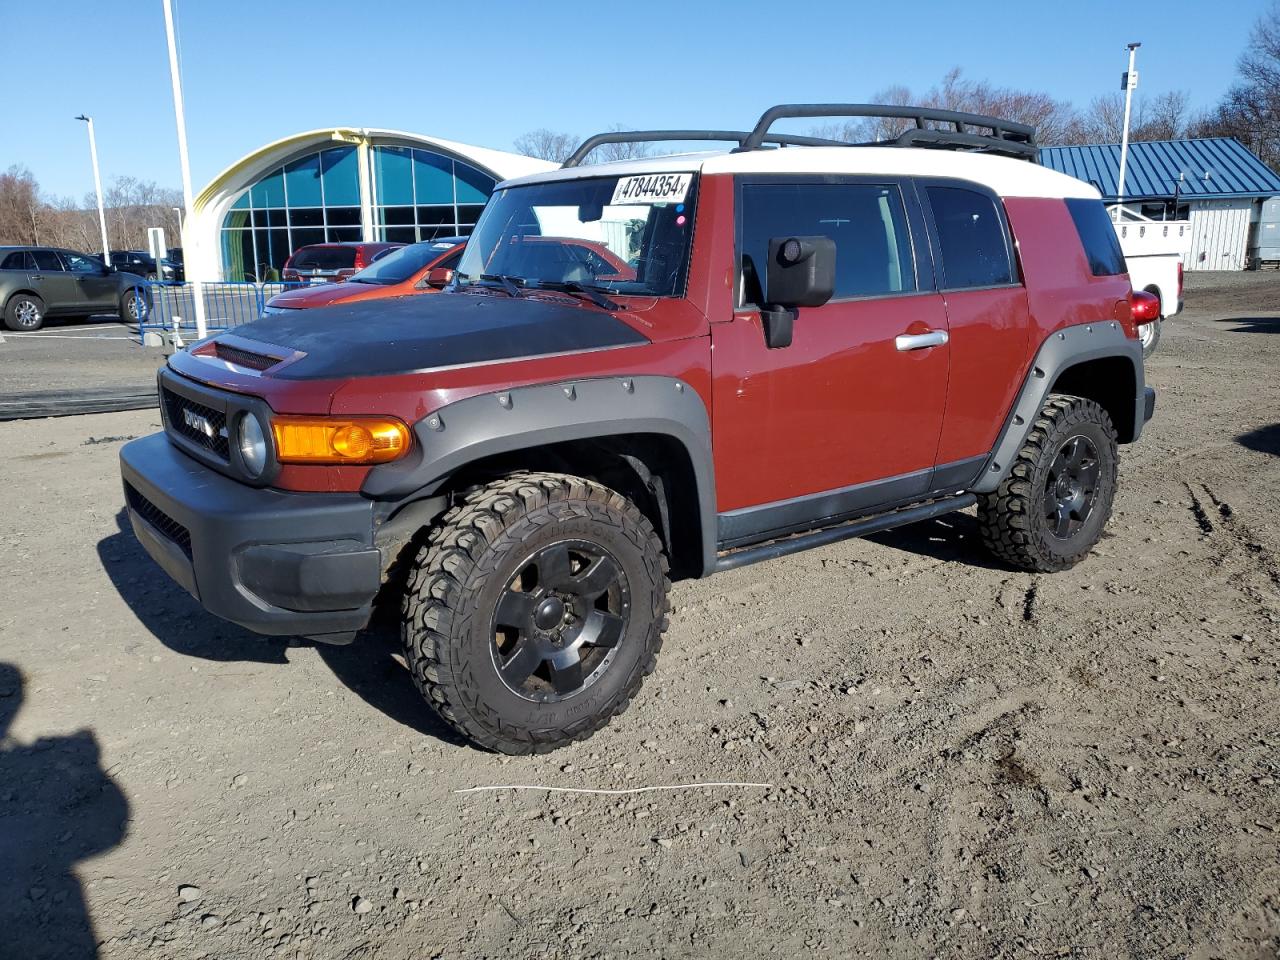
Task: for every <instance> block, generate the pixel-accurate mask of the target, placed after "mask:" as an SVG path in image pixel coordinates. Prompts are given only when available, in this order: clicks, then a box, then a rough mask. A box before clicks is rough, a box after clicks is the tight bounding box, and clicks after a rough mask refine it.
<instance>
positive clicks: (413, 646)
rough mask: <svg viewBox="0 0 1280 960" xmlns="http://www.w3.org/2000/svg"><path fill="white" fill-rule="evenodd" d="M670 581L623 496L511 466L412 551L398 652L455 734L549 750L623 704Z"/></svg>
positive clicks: (652, 654) (662, 618)
mask: <svg viewBox="0 0 1280 960" xmlns="http://www.w3.org/2000/svg"><path fill="white" fill-rule="evenodd" d="M669 587H670V583H669V580H668V578H667V559H666V556H665V554H664V553H663V550H662V545H661V543H660V542H659V540H658V537H657V534H656V533H655V532H654V529H653V526H652V525H651V524H650V523H649V521H648V520H647V519H646V518H645V516H644V515H643V514H642V513H641V512H640V510H639V509H638V508H637V507H636V506H635V504H633V503H631V501H629V500H627V499H626V498H625V497H623V496H621V495H620V494H618V493H616V492H615V491H613V490H610V489H609V488H607V487H604V486H601V485H600V484H598V483H594V482H593V481H590V480H585V479H582V478H580V477H572V476H568V475H565V474H557V473H522V474H516V475H513V476H511V477H507V478H505V479H503V480H499V481H497V482H495V483H491V484H489V485H487V486H484V487H481V488H479V489H477V490H475V491H473V492H472V493H471V494H469V495H468V496H467V498H466V499H465V500H464V501H463V502H462V503H461V504H460V505H459V506H457V507H455V508H453V509H452V510H451V511H449V513H448V514H446V515H445V517H444V519H443V521H442V522H441V524H440V526H439V527H437V528H436V529H435V530H434V532H433V533H432V535H431V537H430V539H429V541H428V542H427V544H426V546H424V547H423V549H422V551H421V552H420V553H419V555H418V558H417V560H416V562H415V564H414V567H413V569H412V571H411V572H410V576H409V583H408V589H407V593H406V596H405V599H404V605H403V620H402V636H403V639H404V644H405V652H406V656H407V657H408V662H409V666H410V669H411V671H412V673H413V678H414V681H415V683H416V684H417V686H418V689H419V690H420V691H421V692H422V694H423V696H424V697H426V699H427V700H428V702H429V703H430V704H431V705H432V706H433V707H434V708H435V710H436V712H437V713H439V714H440V716H441V717H442V718H443V719H444V720H445V721H446V722H447V723H449V724H450V725H451V726H452V727H454V729H456V730H457V731H458V732H459V733H461V734H462V735H463V736H465V737H467V738H468V739H470V740H471V741H473V742H474V743H476V744H478V745H480V746H482V747H485V748H488V749H491V750H497V751H500V752H502V753H510V754H529V753H545V752H547V751H550V750H554V749H556V748H557V747H562V746H565V745H566V744H568V743H571V742H573V741H575V740H584V739H586V738H587V737H589V736H591V734H593V733H595V732H596V731H597V730H599V729H600V728H601V727H603V726H604V725H605V724H607V723H608V722H609V720H610V719H612V718H613V717H614V716H616V715H617V714H619V713H621V712H622V711H623V710H624V709H626V706H627V704H628V703H630V702H631V699H632V698H633V697H634V696H635V695H636V692H637V691H638V690H639V689H640V685H641V683H642V682H643V680H644V678H645V676H647V675H648V674H649V673H651V672H652V671H653V668H654V665H655V663H656V660H657V655H658V650H659V648H660V647H661V646H662V634H663V632H664V631H665V630H666V627H667V591H668V589H669Z"/></svg>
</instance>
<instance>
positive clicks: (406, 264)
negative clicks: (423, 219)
mask: <svg viewBox="0 0 1280 960" xmlns="http://www.w3.org/2000/svg"><path fill="white" fill-rule="evenodd" d="M455 247H457V244H456V243H452V242H449V243H445V242H441V241H439V240H427V241H423V242H422V243H411V244H409V245H408V246H407V247H400V248H399V249H398V250H392V251H391V252H390V253H388V254H387V255H386V256H385V257H382V258H381V259H380V260H378V261H376V262H375V263H374V264H373V265H371V266H368V267H365V268H364V269H363V270H361V271H360V272H359V273H353V274H352V275H351V277H350V282H352V283H382V284H386V283H400V282H401V281H403V280H408V279H409V278H410V277H412V276H413V275H414V274H415V273H417V272H418V271H419V270H421V269H422V268H423V267H425V266H426V265H427V264H429V263H431V262H432V261H433V260H438V259H439V258H440V257H442V256H444V254H446V253H448V252H449V251H450V250H453V249H454V248H455Z"/></svg>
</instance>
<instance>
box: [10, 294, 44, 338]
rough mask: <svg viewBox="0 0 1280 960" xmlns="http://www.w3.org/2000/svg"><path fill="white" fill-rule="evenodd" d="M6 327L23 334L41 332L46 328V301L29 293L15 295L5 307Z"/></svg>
mask: <svg viewBox="0 0 1280 960" xmlns="http://www.w3.org/2000/svg"><path fill="white" fill-rule="evenodd" d="M4 325H5V326H6V327H8V328H9V329H10V330H18V331H21V332H29V331H32V330H39V329H40V328H41V327H43V326H44V301H43V300H41V299H40V298H39V297H37V296H34V295H32V294H29V293H19V294H15V295H14V296H12V297H10V298H9V302H8V304H6V305H5V308H4Z"/></svg>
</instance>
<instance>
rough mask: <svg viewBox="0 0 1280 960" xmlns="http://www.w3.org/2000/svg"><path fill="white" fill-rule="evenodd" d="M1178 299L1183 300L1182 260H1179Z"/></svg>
mask: <svg viewBox="0 0 1280 960" xmlns="http://www.w3.org/2000/svg"><path fill="white" fill-rule="evenodd" d="M1178 299H1179V300H1181V299H1182V258H1181V257H1179V258H1178Z"/></svg>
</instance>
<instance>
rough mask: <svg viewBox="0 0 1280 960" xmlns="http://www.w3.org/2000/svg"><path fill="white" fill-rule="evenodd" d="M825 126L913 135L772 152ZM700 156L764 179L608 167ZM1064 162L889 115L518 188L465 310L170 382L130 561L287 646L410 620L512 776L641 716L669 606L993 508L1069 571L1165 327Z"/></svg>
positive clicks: (679, 167) (581, 171)
mask: <svg viewBox="0 0 1280 960" xmlns="http://www.w3.org/2000/svg"><path fill="white" fill-rule="evenodd" d="M818 115H828V116H868V115H872V116H897V117H903V118H906V119H908V120H909V121H913V122H914V125H913V126H911V127H910V128H908V129H907V130H906V132H904V133H903V134H902V136H900V137H899V138H897V140H896V141H892V142H889V143H883V144H878V145H875V146H851V145H848V144H843V143H839V142H832V141H823V140H819V139H816V138H812V137H792V136H785V135H778V134H773V133H771V128H772V125H773V124H774V122H775V121H777V120H778V119H781V118H786V117H813V116H818ZM699 138H701V139H709V140H711V139H731V140H733V141H736V143H735V146H736V149H735V150H733V151H732V152H718V153H697V154H684V155H678V156H664V157H653V158H649V159H644V160H632V161H620V162H616V163H606V164H600V165H595V166H583V165H581V159H582V157H583V156H584V155H585V153H587V152H588V151H589V150H590V149H591V148H592V147H593V146H595V145H598V144H599V143H600V142H602V141H608V140H614V141H618V140H641V139H649V140H655V139H681V140H690V139H699ZM774 147H785V149H776V148H774ZM1035 157H1036V146H1035V138H1034V131H1033V129H1032V128H1030V127H1027V126H1024V125H1021V124H1016V123H1011V122H1007V121H1003V120H999V119H996V118H992V117H982V116H974V115H969V114H960V113H952V112H949V111H942V110H930V109H923V108H911V107H906V108H904V107H868V106H866V105H857V106H847V107H846V106H841V105H831V104H825V105H814V106H806V105H799V106H784V107H775V108H773V109H772V110H770V111H768V112H766V113H765V114H764V115H763V116H762V117H761V119H760V121H759V123H758V124H757V125H756V127H755V128H754V129H753V130H752V131H751V132H750V133H733V132H726V131H677V132H675V133H674V134H673V133H672V132H670V131H665V132H662V133H655V134H605V135H602V136H601V137H596V138H592V139H591V140H589V141H587V142H586V143H585V144H583V146H582V148H580V149H579V151H578V152H577V153H576V154H575V155H574V156H573V157H571V158H570V159H569V160H568V161H566V163H565V165H564V169H561V170H558V171H553V172H550V173H542V174H536V175H534V176H530V177H524V178H522V179H518V180H512V181H508V182H506V183H503V184H501V185H500V186H499V188H498V189H497V191H496V192H495V193H494V195H493V197H492V198H491V199H490V201H489V203H488V205H487V207H486V208H485V211H484V213H483V215H482V216H481V218H480V221H479V223H478V224H477V226H476V229H475V232H474V233H473V235H472V236H471V237H470V238H469V240H468V242H467V248H466V252H465V253H464V254H463V256H462V259H461V262H460V263H459V265H458V275H457V277H456V279H455V281H454V283H453V284H451V285H450V287H449V289H448V290H446V291H445V292H443V293H441V294H439V295H437V296H432V297H401V298H397V299H392V300H380V301H375V302H366V303H355V304H347V305H338V306H335V307H332V308H329V309H326V310H324V311H320V312H318V313H317V314H316V315H315V316H314V317H305V318H304V317H300V316H299V315H297V314H296V313H286V314H279V315H275V316H270V317H264V318H263V319H261V320H257V321H255V322H253V323H250V324H247V325H245V326H242V327H239V328H237V329H235V330H232V331H230V332H228V333H225V334H221V335H219V336H216V337H214V338H213V339H210V340H206V341H204V342H202V343H200V344H197V345H195V346H193V347H192V348H191V349H189V350H187V351H184V352H180V353H177V354H175V355H174V356H172V357H171V358H170V359H169V361H168V366H167V367H166V368H165V369H164V370H162V372H161V374H160V394H161V410H162V411H163V416H164V425H165V430H164V432H163V433H161V434H156V435H153V436H151V437H147V438H144V439H140V440H135V441H133V442H132V443H129V444H128V445H126V446H125V447H123V449H122V452H121V468H122V472H123V476H124V485H125V496H126V498H127V502H128V507H129V513H130V517H131V519H132V523H133V529H134V531H135V532H136V534H137V536H138V538H139V539H140V540H141V541H142V543H143V544H144V545H145V546H146V549H147V550H148V551H149V552H150V554H151V555H152V556H153V557H154V558H155V559H156V561H157V562H158V563H159V564H160V565H161V566H162V567H163V568H164V569H165V570H167V571H168V572H169V574H170V575H171V576H173V577H174V579H176V580H177V581H178V582H179V583H181V584H182V585H183V586H184V587H185V588H186V589H187V590H189V591H190V592H191V593H192V594H193V595H194V596H196V597H197V598H198V599H199V601H200V602H201V603H202V604H203V605H204V606H205V607H206V608H207V609H208V610H210V611H211V612H213V613H215V614H217V615H219V616H222V617H225V618H227V619H229V620H232V621H235V622H237V623H240V624H243V625H245V626H246V627H249V628H250V629H253V630H256V631H259V632H261V633H265V634H304V635H307V636H310V637H312V638H314V639H316V640H319V641H321V642H326V643H347V642H350V641H351V640H352V638H353V636H354V635H355V632H356V631H358V630H360V629H361V628H363V627H364V626H365V624H366V623H367V622H368V620H369V617H370V614H371V611H372V608H373V604H374V600H375V598H376V597H382V598H387V597H393V598H394V599H395V602H396V603H397V605H398V608H399V610H400V612H401V616H402V634H403V639H404V645H405V654H406V657H407V660H408V663H409V666H410V668H411V671H412V674H413V677H414V680H415V681H416V683H417V684H418V686H419V688H420V690H421V692H422V694H423V697H424V699H425V701H426V702H427V703H429V704H430V705H431V706H432V707H434V708H435V710H437V711H438V712H439V714H440V716H441V717H443V718H444V720H445V721H447V722H448V723H450V724H451V725H452V726H453V727H455V728H456V729H457V730H459V731H460V732H461V733H463V734H464V735H466V736H467V737H470V738H471V739H472V740H473V741H474V742H475V743H478V744H480V745H483V746H485V747H488V748H491V749H495V750H501V751H504V752H509V753H531V752H543V751H547V750H551V749H554V748H555V747H558V746H560V745H563V744H566V743H569V742H571V741H573V740H579V739H582V738H584V737H587V736H589V735H591V734H592V733H594V732H595V731H596V730H598V729H600V728H601V727H602V726H604V724H606V723H607V722H608V721H609V719H610V718H611V717H612V716H614V715H615V714H617V713H618V712H619V711H621V710H622V709H623V708H625V707H626V705H627V704H628V703H629V702H630V701H631V700H632V698H633V697H634V696H635V694H636V692H637V690H638V689H639V687H640V684H641V682H642V680H643V678H644V677H645V676H646V675H647V674H648V673H649V672H650V671H652V670H653V669H654V665H655V663H656V658H657V655H658V650H659V648H660V646H661V644H662V637H663V634H664V632H665V631H666V629H667V620H668V602H667V592H668V587H669V583H670V580H671V579H672V578H679V577H702V576H708V575H710V574H713V573H715V572H717V571H722V570H729V569H733V568H736V567H740V566H743V565H744V564H749V563H753V562H757V561H762V560H772V559H774V558H777V557H782V556H784V555H786V554H790V553H794V552H796V551H798V550H802V549H805V548H808V547H815V546H820V545H823V544H830V543H833V542H835V541H838V540H843V539H845V538H848V537H856V536H861V535H864V534H868V533H873V532H876V531H880V530H885V529H887V528H890V527H894V526H899V525H902V524H907V523H912V522H914V521H918V520H923V519H926V518H930V517H937V516H939V515H941V514H944V513H948V512H950V511H954V510H963V509H966V508H970V507H974V506H976V508H977V513H978V520H979V524H980V527H981V530H982V535H983V538H984V539H985V541H986V543H987V545H988V546H989V547H990V549H991V550H992V551H994V552H995V554H996V556H997V557H999V558H1000V560H1001V561H1003V562H1004V563H1007V564H1009V565H1010V566H1012V567H1018V568H1022V569H1026V570H1036V571H1044V572H1050V571H1056V570H1063V569H1066V568H1067V567H1070V566H1072V565H1073V564H1075V563H1077V562H1079V561H1080V560H1082V559H1083V558H1084V557H1085V556H1086V555H1087V554H1088V553H1089V551H1090V550H1091V549H1092V547H1093V546H1094V544H1096V543H1097V541H1098V539H1099V537H1100V536H1101V535H1102V531H1103V527H1104V525H1105V524H1106V522H1107V519H1108V517H1109V516H1110V514H1111V505H1112V501H1113V498H1114V496H1115V492H1116V484H1117V480H1118V463H1119V461H1118V453H1117V446H1118V445H1119V444H1126V443H1131V442H1133V441H1135V440H1137V439H1138V437H1139V435H1140V433H1141V432H1142V429H1143V425H1144V424H1145V423H1146V421H1147V420H1148V419H1149V418H1150V416H1151V414H1152V410H1153V408H1154V403H1155V394H1154V391H1152V390H1151V389H1150V388H1149V387H1147V386H1146V383H1145V381H1144V373H1143V361H1142V348H1141V345H1140V343H1139V341H1138V339H1137V329H1136V326H1135V323H1134V316H1135V313H1137V315H1138V316H1139V317H1141V316H1146V315H1147V314H1148V312H1149V310H1150V308H1151V305H1150V303H1149V302H1148V300H1149V298H1148V297H1147V296H1146V295H1145V294H1134V293H1133V292H1132V290H1131V288H1130V284H1129V279H1128V276H1127V275H1126V273H1125V263H1124V258H1123V256H1122V254H1121V252H1120V249H1119V245H1118V242H1117V240H1116V235H1115V231H1114V230H1113V228H1112V224H1111V221H1110V220H1109V218H1108V217H1107V214H1106V211H1105V210H1104V209H1103V206H1102V202H1101V199H1100V197H1099V194H1098V191H1097V190H1096V189H1094V188H1093V187H1092V186H1090V185H1088V184H1086V183H1082V182H1081V181H1079V180H1074V179H1072V178H1070V177H1066V176H1064V175H1062V174H1059V173H1055V172H1053V171H1051V170H1047V169H1045V168H1043V167H1041V166H1039V165H1037V164H1036V162H1035ZM579 242H586V243H589V244H592V245H598V246H600V247H603V248H604V249H607V250H608V251H610V254H611V256H610V257H609V258H607V259H605V262H604V263H596V262H594V261H592V260H591V259H590V258H585V259H584V258H582V257H579V256H577V255H576V252H575V250H574V249H573V248H574V247H575V245H576V244H578V243H579ZM620 263H621V264H625V265H626V269H625V270H623V269H622V268H621V267H619V264H620Z"/></svg>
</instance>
